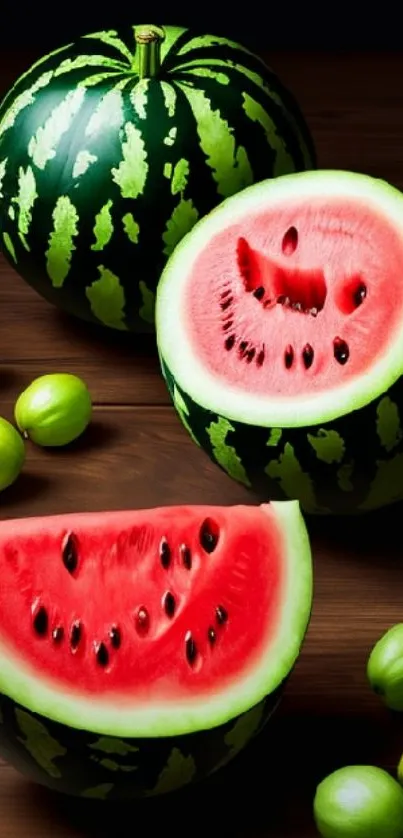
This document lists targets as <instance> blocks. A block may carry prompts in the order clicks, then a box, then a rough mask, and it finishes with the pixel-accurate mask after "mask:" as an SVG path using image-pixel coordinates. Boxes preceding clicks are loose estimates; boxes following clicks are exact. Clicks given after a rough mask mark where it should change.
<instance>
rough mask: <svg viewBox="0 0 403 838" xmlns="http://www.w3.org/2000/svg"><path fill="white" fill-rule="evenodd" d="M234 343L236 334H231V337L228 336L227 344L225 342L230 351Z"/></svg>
mask: <svg viewBox="0 0 403 838" xmlns="http://www.w3.org/2000/svg"><path fill="white" fill-rule="evenodd" d="M234 343H235V335H230V336H229V338H227V340H226V341H225V344H224V345H225V348H226V349H228V351H229V350H230V349H232V347H233V345H234Z"/></svg>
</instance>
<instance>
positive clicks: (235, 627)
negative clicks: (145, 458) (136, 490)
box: [0, 502, 312, 798]
mask: <svg viewBox="0 0 403 838" xmlns="http://www.w3.org/2000/svg"><path fill="white" fill-rule="evenodd" d="M0 557H1V559H0V561H1V576H2V583H1V587H0V753H1V754H2V755H3V756H4V757H5V758H6V759H8V760H9V761H10V762H11V763H13V764H14V765H15V766H16V767H17V768H19V769H20V770H22V771H23V772H25V773H28V775H29V776H30V777H32V778H33V779H35V780H37V781H38V782H40V783H44V784H46V785H49V786H51V787H53V788H55V789H58V790H59V791H62V792H66V793H69V794H76V795H80V794H81V795H84V796H90V797H111V798H113V797H116V798H119V797H125V796H139V795H150V794H157V793H162V792H165V791H169V790H172V789H174V788H178V787H180V786H182V785H184V784H186V783H188V782H191V781H193V780H196V779H199V778H202V777H204V776H206V775H207V774H209V773H211V772H212V771H214V770H216V769H217V768H219V767H220V766H221V765H224V764H225V763H226V762H227V761H228V760H229V759H231V757H232V756H234V755H235V753H237V752H238V751H240V750H241V749H242V748H243V747H244V745H246V743H247V742H248V741H249V739H250V738H251V737H252V736H253V735H254V734H255V733H256V732H257V731H258V730H259V729H260V728H261V727H262V726H263V724H264V723H265V722H266V721H267V719H268V718H269V716H270V715H271V713H272V712H273V710H274V708H275V706H276V704H277V702H278V700H279V696H280V694H281V692H282V689H283V686H284V683H285V681H286V679H287V678H288V676H289V674H290V672H291V670H292V668H293V666H294V663H295V661H296V659H297V657H298V655H299V652H300V649H301V646H302V643H303V640H304V637H305V632H306V629H307V626H308V623H309V617H310V611H311V604H312V563H311V551H310V544H309V538H308V534H307V531H306V527H305V523H304V520H303V517H302V515H301V512H300V508H299V504H298V503H297V502H288V503H272V504H265V505H262V506H260V507H254V506H234V507H210V506H194V507H191V506H181V507H175V506H171V507H165V508H158V509H151V510H137V511H123V512H115V511H111V512H104V513H82V514H69V515H59V516H54V517H52V516H47V517H44V518H37V519H33V518H31V519H30V518H28V519H23V520H12V521H2V522H1V523H0Z"/></svg>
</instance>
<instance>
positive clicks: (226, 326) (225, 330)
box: [223, 320, 234, 332]
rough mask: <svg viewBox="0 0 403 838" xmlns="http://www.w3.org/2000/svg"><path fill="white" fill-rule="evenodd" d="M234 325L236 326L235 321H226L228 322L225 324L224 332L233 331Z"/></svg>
mask: <svg viewBox="0 0 403 838" xmlns="http://www.w3.org/2000/svg"><path fill="white" fill-rule="evenodd" d="M233 325H234V321H233V320H226V322H225V323H223V331H224V332H228V329H231V327H232V326H233Z"/></svg>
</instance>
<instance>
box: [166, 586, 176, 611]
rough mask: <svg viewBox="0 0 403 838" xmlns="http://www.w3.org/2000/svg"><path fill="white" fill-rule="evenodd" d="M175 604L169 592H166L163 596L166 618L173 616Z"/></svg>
mask: <svg viewBox="0 0 403 838" xmlns="http://www.w3.org/2000/svg"><path fill="white" fill-rule="evenodd" d="M175 608H176V602H175V597H174V595H173V594H171V591H167V592H166V594H165V596H164V609H165V614H166V615H167V617H173V616H174V614H175Z"/></svg>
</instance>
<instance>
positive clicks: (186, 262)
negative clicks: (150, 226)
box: [155, 170, 403, 435]
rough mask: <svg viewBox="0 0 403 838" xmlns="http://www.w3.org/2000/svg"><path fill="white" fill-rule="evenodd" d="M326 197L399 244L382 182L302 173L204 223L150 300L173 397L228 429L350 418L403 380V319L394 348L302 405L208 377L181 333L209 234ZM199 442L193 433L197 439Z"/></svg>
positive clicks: (270, 184) (264, 186)
mask: <svg viewBox="0 0 403 838" xmlns="http://www.w3.org/2000/svg"><path fill="white" fill-rule="evenodd" d="M323 196H328V197H329V199H331V198H332V197H335V198H340V199H343V200H345V201H346V203H347V202H348V200H349V199H350V200H352V201H357V200H359V201H360V202H362V203H363V205H365V207H366V208H367V209H369V208H373V210H374V211H375V212H376V213H378V214H380V215H381V216H384V217H385V219H386V220H387V221H389V222H390V223H391V224H392V225H394V227H395V229H396V232H397V233H398V235H401V238H402V241H403V195H402V193H401V192H400V191H399V190H398V189H396V188H395V187H392V186H391V185H390V184H388V183H386V182H385V181H383V180H380V179H376V178H372V177H370V176H367V175H364V174H358V173H352V172H345V171H338V170H335V171H333V170H322V171H308V172H300V173H297V174H291V175H290V174H289V175H283V176H282V177H279V178H276V179H273V180H270V181H269V180H266V181H262V182H260V183H257V184H253V185H252V186H249V187H248V188H246V189H245V190H243V191H242V192H241V193H239V194H237V195H233V196H231V197H230V198H228V199H226V200H225V201H223V202H222V203H221V204H220V205H219V206H217V207H216V208H215V209H214V210H212V211H211V212H210V213H209V214H208V215H207V216H205V217H204V218H202V219H201V220H200V221H199V222H198V223H197V224H196V225H195V227H194V228H193V229H192V230H191V231H190V232H189V233H188V234H187V235H186V236H185V237H184V238H183V239H182V241H181V242H180V243H179V244H178V245H177V247H176V249H175V251H174V253H173V254H172V256H171V258H170V259H169V261H168V263H167V265H166V266H165V268H164V270H163V272H162V275H161V279H160V282H159V285H158V290H157V296H156V309H155V320H156V331H157V345H158V352H159V355H160V358H161V359H162V361H163V364H164V366H165V367H166V368H167V369H168V370H169V371H170V375H171V377H172V379H173V380H174V381H175V383H176V385H177V386H178V387H179V390H180V391H181V392H183V393H185V394H186V395H187V396H188V397H189V398H190V399H191V401H192V402H193V403H194V404H195V405H200V408H201V410H203V411H206V413H211V414H213V415H219V416H220V415H221V416H225V418H226V419H228V420H229V421H230V422H237V423H239V424H242V425H250V426H254V427H259V428H266V429H273V428H280V429H283V430H285V431H286V430H288V429H289V430H290V431H291V430H292V429H296V430H297V429H302V428H309V427H311V426H318V425H320V426H323V425H324V424H326V423H331V422H333V421H335V420H339V419H340V418H341V417H343V416H347V415H351V414H352V412H354V411H355V412H357V411H359V410H360V409H363V408H365V407H367V406H368V405H370V403H371V402H374V400H375V399H377V398H380V397H383V396H384V395H385V393H387V392H388V390H389V389H390V388H392V387H393V385H394V384H395V383H396V382H397V381H398V379H399V378H400V377H401V376H402V374H403V319H402V323H401V325H400V326H399V328H398V329H396V332H395V334H394V336H393V341H391V342H390V344H389V346H387V347H386V348H385V350H384V351H383V352H382V354H380V355H378V357H377V358H376V360H375V361H374V363H373V364H372V365H371V367H370V369H368V370H366V372H365V374H363V375H362V376H360V377H359V378H355V379H354V380H351V379H347V380H346V381H345V382H343V383H341V384H340V385H339V386H338V387H337V388H336V387H332V389H331V390H329V391H326V392H320V393H313V394H311V395H310V396H309V398H307V396H306V394H305V393H304V394H302V395H301V396H300V397H298V395H295V394H294V393H292V394H291V395H290V396H281V397H277V396H275V395H270V399H265V398H263V397H262V396H260V395H257V394H256V395H255V394H253V393H251V392H250V393H248V398H247V399H246V398H245V394H244V392H242V391H238V390H237V389H236V388H235V387H231V386H230V385H229V384H228V383H227V384H225V385H224V384H223V382H222V381H221V380H220V379H218V378H217V377H215V376H214V374H212V373H209V372H208V371H207V370H206V368H205V366H204V365H203V364H202V362H201V361H200V358H199V357H198V355H197V347H196V346H194V345H193V344H192V342H191V341H190V339H189V336H188V334H187V320H186V313H185V312H184V310H183V306H182V300H183V299H184V293H183V292H184V288H185V285H186V282H187V278H188V276H189V274H190V272H191V269H192V265H193V264H194V263H195V261H196V259H197V257H198V255H199V253H201V252H202V251H203V250H204V249H205V248H206V247H207V246H208V243H209V241H210V240H211V238H212V237H214V235H216V234H217V233H219V232H220V230H223V229H225V228H226V227H227V226H231V225H233V224H236V223H237V222H238V221H239V222H242V219H243V218H245V217H249V218H250V217H252V216H253V215H254V214H255V213H256V214H257V213H259V210H260V209H262V208H264V207H267V206H270V207H271V208H273V209H274V208H275V206H276V203H277V202H278V203H279V204H281V203H282V202H284V201H287V199H288V198H289V199H290V200H295V199H296V198H298V197H300V198H301V199H304V198H308V199H309V198H312V197H322V198H323ZM196 435H197V434H196Z"/></svg>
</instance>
